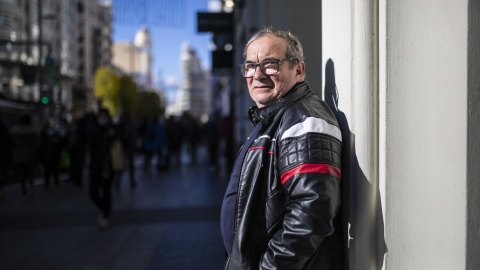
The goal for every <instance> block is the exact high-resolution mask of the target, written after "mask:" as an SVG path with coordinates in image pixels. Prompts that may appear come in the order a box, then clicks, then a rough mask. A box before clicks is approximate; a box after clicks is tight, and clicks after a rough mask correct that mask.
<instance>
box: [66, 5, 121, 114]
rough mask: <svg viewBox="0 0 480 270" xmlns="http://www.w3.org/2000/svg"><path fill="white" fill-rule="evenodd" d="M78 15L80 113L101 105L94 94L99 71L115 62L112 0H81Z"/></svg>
mask: <svg viewBox="0 0 480 270" xmlns="http://www.w3.org/2000/svg"><path fill="white" fill-rule="evenodd" d="M77 16H78V20H77V31H78V37H77V42H78V52H77V57H78V79H77V83H76V85H75V87H74V93H73V100H74V101H73V102H74V106H73V109H72V110H73V111H74V113H75V115H80V114H82V113H84V112H85V111H95V110H96V109H97V104H96V101H95V97H94V95H93V83H94V76H95V71H96V70H97V69H98V68H99V67H100V66H111V63H112V62H111V61H112V51H111V50H112V23H113V19H112V18H113V17H112V3H111V1H102V2H99V1H97V0H78V2H77Z"/></svg>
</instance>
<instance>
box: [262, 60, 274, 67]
mask: <svg viewBox="0 0 480 270" xmlns="http://www.w3.org/2000/svg"><path fill="white" fill-rule="evenodd" d="M276 64H277V62H276V61H269V62H263V66H264V67H266V68H269V67H274V66H275V65H276Z"/></svg>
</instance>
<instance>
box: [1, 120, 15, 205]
mask: <svg viewBox="0 0 480 270" xmlns="http://www.w3.org/2000/svg"><path fill="white" fill-rule="evenodd" d="M0 149H2V150H1V151H0V198H4V197H5V195H4V194H3V186H4V185H5V184H7V182H8V169H9V167H10V160H11V158H12V136H11V135H10V132H9V131H8V128H7V126H6V125H5V123H4V122H3V119H2V115H1V113H0Z"/></svg>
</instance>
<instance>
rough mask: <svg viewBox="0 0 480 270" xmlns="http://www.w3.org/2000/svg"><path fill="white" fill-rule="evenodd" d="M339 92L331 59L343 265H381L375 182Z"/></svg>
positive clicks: (351, 268)
mask: <svg viewBox="0 0 480 270" xmlns="http://www.w3.org/2000/svg"><path fill="white" fill-rule="evenodd" d="M338 101H339V95H338V91H337V86H336V83H335V68H334V64H333V61H332V59H329V60H328V61H327V64H326V67H325V102H326V103H327V104H328V106H329V107H330V109H331V110H332V112H333V114H334V115H335V117H336V118H337V120H338V124H339V125H340V129H341V132H342V137H343V150H342V180H341V181H342V184H341V192H342V207H341V223H342V224H341V227H342V231H343V235H344V247H345V248H344V254H343V256H344V258H348V259H345V260H343V261H344V265H343V269H348V270H363V269H365V270H372V269H382V266H383V258H384V254H385V253H386V252H387V247H386V244H385V237H384V224H383V213H382V207H381V201H380V190H379V189H378V184H375V183H372V182H371V181H369V179H367V177H366V176H365V174H364V173H363V172H362V169H361V168H360V166H359V163H358V159H357V154H356V152H355V134H353V133H352V132H351V131H350V128H349V125H348V121H347V118H346V117H345V114H344V113H343V112H342V111H341V110H340V108H338Z"/></svg>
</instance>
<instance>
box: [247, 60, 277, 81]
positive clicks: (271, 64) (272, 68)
mask: <svg viewBox="0 0 480 270" xmlns="http://www.w3.org/2000/svg"><path fill="white" fill-rule="evenodd" d="M257 66H259V67H260V70H261V71H262V72H263V74H265V75H272V74H275V73H277V72H278V61H264V62H260V63H257V64H255V63H251V64H245V65H243V66H242V73H243V74H244V76H245V77H253V75H254V74H255V70H256V68H257Z"/></svg>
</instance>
